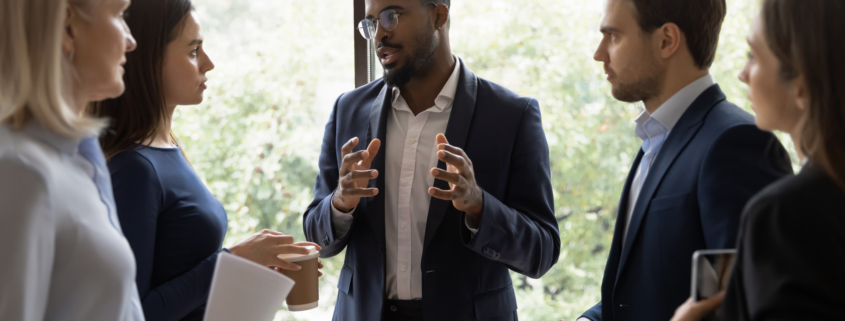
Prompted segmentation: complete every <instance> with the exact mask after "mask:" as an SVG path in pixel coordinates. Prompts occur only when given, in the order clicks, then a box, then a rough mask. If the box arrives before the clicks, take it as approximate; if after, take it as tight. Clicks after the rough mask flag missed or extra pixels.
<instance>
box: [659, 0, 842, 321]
mask: <svg viewBox="0 0 845 321" xmlns="http://www.w3.org/2000/svg"><path fill="white" fill-rule="evenodd" d="M843 16H845V1H839V0H836V1H830V0H765V1H763V9H762V11H761V13H760V15H759V17H758V18H757V19H756V21H755V23H754V26H753V27H752V30H751V34H750V36H749V39H748V42H749V45H750V47H751V51H750V54H749V60H748V64H747V65H746V66H745V68H744V69H743V71H742V73H741V74H740V80H742V81H743V82H745V83H747V84H748V85H749V87H750V88H749V91H748V95H749V98H750V99H751V101H752V104H753V108H754V110H755V111H756V112H757V125H758V126H759V127H760V128H761V129H765V130H780V131H785V132H787V133H789V134H790V135H791V136H792V139H793V141H794V142H795V145H796V147H797V148H798V152H799V155H800V158H801V161H802V164H803V169H802V170H801V172H800V173H799V174H798V175H796V176H793V177H789V178H785V179H783V180H781V181H779V182H777V183H775V184H772V185H771V186H769V187H768V188H766V189H764V190H763V191H762V192H760V193H759V194H758V195H756V196H755V197H754V198H753V199H752V200H751V201H750V202H749V204H748V205H747V206H746V208H745V211H744V213H743V218H742V223H741V230H740V236H739V241H738V242H739V244H738V246H737V250H738V252H737V261H736V266H735V268H734V271H733V276H732V279H731V282H730V285H729V286H728V290H727V293H726V294H722V295H718V296H715V297H713V298H711V299H710V300H705V301H702V302H698V303H693V302H692V301H688V302H687V303H685V304H684V305H683V306H681V307H680V308H678V310H677V312H676V314H675V317H674V318H673V320H701V319H702V318H703V317H704V316H705V315H707V314H709V313H710V312H712V311H713V310H715V309H716V308H718V307H719V306H720V304H721V309H720V310H719V311H718V312H717V315H718V316H719V318H720V319H723V320H841V319H843V318H845V295H843V294H842V292H843V291H844V290H845V78H843V75H845V55H844V54H845V19H842V17H843ZM722 300H724V302H722Z"/></svg>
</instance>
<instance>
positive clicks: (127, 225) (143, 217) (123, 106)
mask: <svg viewBox="0 0 845 321" xmlns="http://www.w3.org/2000/svg"><path fill="white" fill-rule="evenodd" d="M126 20H127V23H128V24H129V26H130V28H133V29H134V30H137V33H136V39H137V40H138V42H139V43H142V45H141V46H139V47H138V50H136V51H135V52H133V53H132V54H130V55H128V56H127V63H126V66H125V70H126V76H125V78H126V79H125V81H126V92H125V94H124V95H123V96H122V97H119V98H116V99H110V100H106V101H103V102H100V103H97V104H94V105H92V106H91V107H90V108H89V111H90V113H92V114H94V115H95V116H97V117H102V118H109V119H111V124H110V126H109V128H108V129H107V130H106V131H105V133H104V134H103V135H102V136H101V138H100V142H101V145H102V148H103V151H104V153H105V155H106V158H107V159H108V167H109V171H110V173H111V179H112V182H113V186H114V198H115V202H116V204H117V210H118V216H119V219H120V223H121V225H122V226H123V230H124V232H125V235H126V238H127V239H128V240H129V244H130V246H131V247H132V250H133V252H134V253H135V259H136V261H137V277H136V281H137V284H138V291H139V294H140V297H141V300H142V302H143V303H142V304H143V308H144V314H145V315H146V317H147V319H149V320H202V318H203V314H204V308H205V303H206V300H207V297H208V292H209V288H210V285H211V278H212V276H213V274H214V266H215V263H216V260H217V255H218V253H219V252H220V251H229V252H230V253H232V254H234V255H237V256H240V257H243V258H246V259H248V260H251V261H253V262H256V263H258V264H261V265H264V266H268V267H271V268H276V269H278V268H283V269H289V270H297V269H299V268H300V267H299V266H298V265H296V264H293V263H289V262H286V261H284V260H282V259H280V258H278V255H279V254H286V253H308V249H306V248H305V247H304V246H306V245H312V246H315V247H316V248H317V249H319V248H320V247H319V246H318V245H316V244H314V243H308V242H301V243H294V241H293V237H291V236H288V235H284V234H282V233H279V232H274V231H269V230H264V231H261V232H259V233H256V234H255V235H253V236H251V237H249V238H247V239H246V240H244V241H242V242H240V243H238V244H236V245H234V246H232V247H230V248H228V249H221V246H222V243H223V238H224V236H225V234H226V229H227V225H228V221H227V217H226V211H225V210H224V208H223V206H222V205H221V204H220V202H219V201H218V200H217V199H215V198H214V196H213V195H211V193H210V192H209V191H208V189H207V188H206V187H205V185H204V184H203V183H202V181H201V180H200V179H199V177H198V176H197V175H196V173H195V172H194V170H193V168H192V167H191V165H190V163H189V162H188V160H187V158H186V157H185V154H184V151H183V150H182V149H181V148H180V146H179V145H178V143H177V141H176V139H175V138H174V137H173V135H172V133H171V122H172V119H173V113H174V111H175V109H176V106H179V105H196V104H199V103H201V102H202V100H203V91H204V90H205V89H206V85H205V82H206V80H207V78H206V73H207V72H208V71H211V70H212V69H214V64H213V63H212V62H211V59H209V57H208V55H206V53H205V52H204V51H203V46H202V44H203V37H202V29H201V28H200V24H199V19H198V17H197V15H196V13H195V12H194V10H193V7H192V5H191V2H190V1H189V0H144V1H136V2H135V3H134V4H133V6H132V7H131V8H130V9H129V10H128V12H127V19H126Z"/></svg>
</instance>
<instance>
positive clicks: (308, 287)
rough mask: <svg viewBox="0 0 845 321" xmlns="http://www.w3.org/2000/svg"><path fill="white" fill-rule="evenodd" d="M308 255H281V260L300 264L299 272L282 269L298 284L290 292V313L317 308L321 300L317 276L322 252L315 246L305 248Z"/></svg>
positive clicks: (288, 302) (283, 272) (288, 300)
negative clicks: (318, 262)
mask: <svg viewBox="0 0 845 321" xmlns="http://www.w3.org/2000/svg"><path fill="white" fill-rule="evenodd" d="M305 248H306V249H308V250H309V251H310V252H309V253H308V254H281V255H279V258H280V259H283V260H285V261H288V262H291V263H295V264H298V265H299V266H301V267H302V269H301V270H299V271H290V270H285V269H280V272H281V273H282V274H284V275H286V276H287V277H289V278H291V279H293V280H294V281H295V282H296V284H294V285H293V289H291V290H290V294H288V298H287V300H285V301H286V302H287V304H288V311H305V310H311V309H313V308H316V307H317V303H318V301H319V300H320V292H319V280H320V278H319V276H318V275H317V273H318V271H317V258H318V257H319V256H320V251H317V248H316V247H314V246H305Z"/></svg>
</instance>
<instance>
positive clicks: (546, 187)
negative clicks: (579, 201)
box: [461, 99, 560, 278]
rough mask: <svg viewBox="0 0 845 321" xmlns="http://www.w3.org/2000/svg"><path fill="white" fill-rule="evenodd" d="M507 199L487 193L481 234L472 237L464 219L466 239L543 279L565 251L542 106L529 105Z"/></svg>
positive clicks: (488, 254) (490, 255)
mask: <svg viewBox="0 0 845 321" xmlns="http://www.w3.org/2000/svg"><path fill="white" fill-rule="evenodd" d="M511 157H512V158H511V167H510V169H509V177H511V180H510V181H509V184H508V187H507V191H506V193H505V199H503V200H499V199H496V198H495V197H493V196H492V195H490V194H489V193H487V192H486V191H485V192H484V209H483V212H482V217H481V221H480V222H479V226H478V233H476V234H475V236H474V237H473V236H471V235H470V232H469V230H468V229H467V228H466V226H464V224H463V222H464V219H465V218H463V217H462V218H461V225H462V229H461V231H462V233H463V235H462V239H463V241H464V244H465V245H466V246H467V247H469V248H470V249H472V250H473V251H475V252H477V253H479V254H481V255H483V256H484V257H486V258H488V259H490V260H494V261H498V262H501V263H502V264H504V265H506V266H508V267H509V268H510V269H511V270H513V271H516V272H518V273H521V274H524V275H526V276H528V277H531V278H540V277H541V276H543V275H544V274H546V272H548V271H549V269H551V267H552V265H554V264H555V263H556V262H557V259H558V256H559V255H560V233H559V231H558V225H557V220H556V219H555V216H554V198H553V195H552V185H551V170H550V164H549V146H548V144H547V143H546V135H545V133H544V132H543V124H542V120H541V118H540V106H539V104H537V101H536V100H533V99H532V100H530V101H529V102H528V105H527V106H526V109H525V112H524V114H523V118H522V121H521V124H520V129H519V132H518V133H517V139H516V142H515V146H514V149H513V154H512V156H511Z"/></svg>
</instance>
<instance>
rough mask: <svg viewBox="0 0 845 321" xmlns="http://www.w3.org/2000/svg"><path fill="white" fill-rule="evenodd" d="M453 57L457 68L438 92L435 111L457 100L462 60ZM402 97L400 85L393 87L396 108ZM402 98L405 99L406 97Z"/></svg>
mask: <svg viewBox="0 0 845 321" xmlns="http://www.w3.org/2000/svg"><path fill="white" fill-rule="evenodd" d="M452 57H453V58H455V68H454V69H452V75H451V76H449V80H447V81H446V84H445V85H443V89H441V90H440V94H438V95H437V98H435V99H434V106H433V107H432V108H433V109H434V110H433V111H436V112H441V111H444V110H445V109H446V108H447V107H449V104H450V103H451V102H452V101H453V100H455V94H456V93H457V91H458V80H459V79H460V75H461V60H460V59H458V57H456V56H454V55H452ZM400 98H402V95H401V92H400V90H399V87H393V101H392V105H393V108H394V109H399V108H398V106H397V103H396V102H397V101H399V99H400ZM402 99H403V100H404V98H402ZM403 105H407V104H403ZM406 108H407V107H406ZM409 110H410V109H409Z"/></svg>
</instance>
